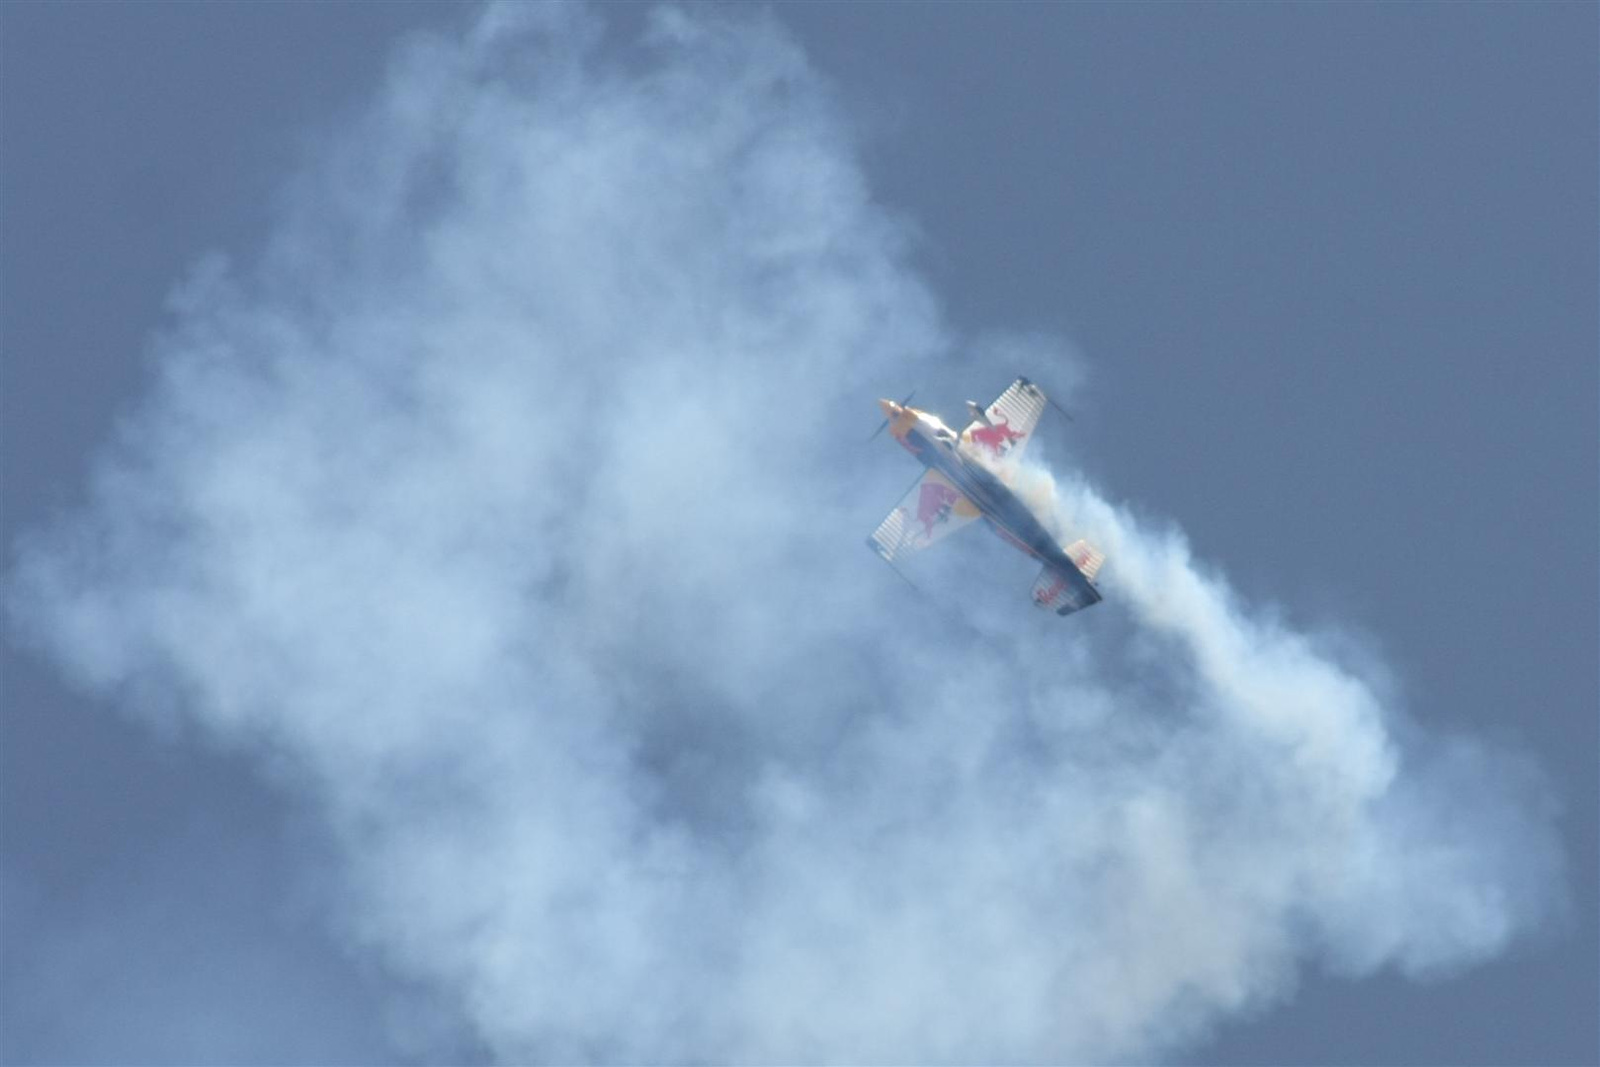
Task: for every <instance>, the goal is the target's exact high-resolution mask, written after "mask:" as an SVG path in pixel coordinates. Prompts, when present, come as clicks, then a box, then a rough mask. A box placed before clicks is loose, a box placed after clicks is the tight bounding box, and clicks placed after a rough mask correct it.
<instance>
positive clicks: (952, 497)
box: [917, 478, 960, 537]
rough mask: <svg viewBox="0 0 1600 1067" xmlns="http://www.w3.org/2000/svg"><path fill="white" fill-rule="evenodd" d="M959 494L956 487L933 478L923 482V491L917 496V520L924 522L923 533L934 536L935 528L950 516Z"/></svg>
mask: <svg viewBox="0 0 1600 1067" xmlns="http://www.w3.org/2000/svg"><path fill="white" fill-rule="evenodd" d="M959 496H960V494H959V493H957V492H956V491H955V490H954V489H952V488H950V487H949V486H948V485H946V484H944V483H943V482H939V481H934V480H933V479H932V478H930V479H928V480H927V481H925V482H923V483H922V492H921V493H920V494H919V495H918V496H917V521H918V522H920V523H922V531H923V533H925V534H927V535H928V536H929V537H932V536H933V528H934V527H935V526H937V525H939V524H940V523H941V522H944V521H945V520H946V519H948V518H949V517H950V510H951V509H952V508H954V507H955V505H956V499H957V497H959Z"/></svg>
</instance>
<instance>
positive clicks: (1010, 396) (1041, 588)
mask: <svg viewBox="0 0 1600 1067" xmlns="http://www.w3.org/2000/svg"><path fill="white" fill-rule="evenodd" d="M906 400H907V401H909V400H910V398H909V397H907V398H906ZM1046 403H1048V401H1047V400H1046V398H1045V395H1044V392H1043V391H1042V390H1041V389H1040V388H1039V387H1038V386H1037V385H1034V384H1033V383H1032V382H1030V381H1028V379H1026V378H1018V379H1017V380H1016V381H1015V382H1013V383H1012V384H1011V387H1010V388H1009V389H1007V390H1006V391H1005V392H1003V393H1001V394H1000V398H999V399H998V400H996V401H995V402H994V403H993V404H990V405H989V407H988V408H987V409H982V408H979V407H978V405H977V404H975V403H973V402H972V401H970V400H969V401H967V409H968V411H970V412H971V413H972V424H971V425H969V426H968V427H967V428H966V429H965V430H962V431H961V433H960V434H957V433H956V432H955V431H954V430H952V429H951V428H950V427H948V426H946V425H945V424H944V423H943V422H942V421H940V419H939V417H938V416H937V415H932V414H929V413H928V412H926V411H918V410H917V409H916V408H913V407H908V406H907V405H906V403H905V402H902V403H898V404H897V403H895V402H894V401H893V400H880V401H878V406H879V407H881V408H883V415H884V425H883V426H880V427H878V430H879V431H880V432H881V431H882V430H883V429H884V427H885V426H886V427H888V430H889V433H890V435H891V436H893V437H894V439H895V440H896V441H899V442H900V443H901V444H902V445H904V446H905V448H906V450H907V451H908V452H910V453H911V454H912V455H913V456H916V457H917V459H918V460H919V461H920V462H921V463H922V465H923V466H924V467H926V468H928V469H927V470H926V471H925V472H924V473H923V475H922V477H921V478H920V479H919V480H918V481H917V484H916V485H913V486H912V487H911V491H910V492H909V493H907V494H906V495H905V497H904V498H903V499H902V500H901V501H900V503H899V504H898V505H896V507H895V509H894V510H893V511H891V512H890V513H889V517H888V518H887V519H884V520H883V522H882V524H881V525H879V527H878V529H877V531H876V532H875V533H873V535H872V536H871V537H869V538H867V544H869V545H871V546H872V549H873V551H875V552H877V553H878V555H880V556H882V557H883V558H884V559H885V560H887V561H888V562H889V563H890V564H891V565H892V564H893V563H894V561H895V560H897V559H900V558H902V557H904V556H907V555H909V554H911V553H913V552H917V551H920V550H921V549H924V548H927V547H928V546H929V545H931V544H933V543H934V542H936V541H939V540H941V539H942V538H944V537H945V536H946V535H947V534H949V533H951V532H952V531H955V530H959V529H960V528H961V527H963V526H965V525H967V524H968V523H970V522H971V521H972V520H973V519H976V518H979V517H980V516H981V517H982V518H983V519H984V521H986V522H987V523H988V524H989V525H990V526H991V527H993V528H994V531H995V532H996V533H998V534H999V535H1000V536H1001V537H1003V538H1005V539H1006V540H1007V541H1010V542H1011V543H1012V544H1013V545H1016V546H1017V547H1018V548H1020V549H1022V551H1024V552H1026V553H1028V555H1030V556H1033V557H1034V558H1035V559H1038V560H1040V561H1041V562H1042V563H1043V564H1044V570H1043V571H1041V572H1040V573H1039V578H1038V580H1037V581H1035V582H1034V583H1033V602H1034V603H1035V604H1036V605H1038V606H1039V607H1041V608H1047V609H1051V610H1053V611H1055V613H1056V614H1058V615H1068V614H1071V613H1072V612H1074V611H1077V610H1079V609H1080V608H1086V607H1088V606H1089V605H1091V604H1095V603H1098V602H1099V600H1100V592H1099V590H1098V589H1096V588H1095V586H1094V577H1095V574H1096V573H1098V572H1099V570H1100V564H1101V563H1102V562H1104V561H1105V556H1104V555H1103V554H1102V553H1101V552H1100V551H1099V550H1098V549H1096V548H1094V546H1092V545H1090V544H1089V543H1088V542H1087V541H1076V542H1074V543H1073V544H1071V545H1068V546H1067V547H1066V548H1065V549H1063V548H1062V547H1061V546H1060V545H1059V544H1057V543H1056V539H1055V538H1054V537H1052V536H1051V535H1050V532H1049V531H1048V530H1046V529H1045V526H1044V523H1042V522H1040V521H1039V518H1038V516H1036V515H1035V514H1034V513H1033V511H1032V510H1031V509H1030V508H1029V507H1028V506H1027V505H1026V504H1024V503H1023V502H1022V500H1021V499H1020V498H1019V497H1018V496H1017V494H1016V493H1014V492H1013V491H1012V490H1011V488H1010V486H1009V485H1007V484H1006V483H1007V481H1009V476H1010V474H1011V472H1012V471H1014V470H1015V461H1016V460H1017V458H1018V457H1019V456H1021V454H1022V450H1023V449H1024V448H1026V447H1027V444H1028V438H1029V437H1030V436H1031V435H1032V434H1033V429H1034V427H1035V426H1037V425H1038V424H1039V417H1040V416H1041V415H1043V414H1044V407H1045V404H1046ZM873 436H876V434H874V435H873Z"/></svg>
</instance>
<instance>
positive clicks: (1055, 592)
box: [1033, 571, 1067, 604]
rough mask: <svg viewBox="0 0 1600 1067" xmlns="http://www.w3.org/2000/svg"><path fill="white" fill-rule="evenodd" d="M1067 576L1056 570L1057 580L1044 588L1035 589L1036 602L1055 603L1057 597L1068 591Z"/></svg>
mask: <svg viewBox="0 0 1600 1067" xmlns="http://www.w3.org/2000/svg"><path fill="white" fill-rule="evenodd" d="M1066 589H1067V576H1066V575H1065V574H1062V573H1061V572H1060V571H1057V572H1056V580H1055V581H1054V582H1052V583H1050V585H1048V586H1045V587H1043V588H1039V589H1035V590H1034V592H1033V601H1034V603H1035V604H1054V603H1055V600H1056V597H1058V596H1060V595H1061V594H1062V593H1064V592H1066Z"/></svg>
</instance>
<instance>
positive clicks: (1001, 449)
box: [972, 421, 1027, 456]
mask: <svg viewBox="0 0 1600 1067" xmlns="http://www.w3.org/2000/svg"><path fill="white" fill-rule="evenodd" d="M1026 436H1027V435H1026V434H1024V433H1023V432H1022V431H1021V430H1013V429H1012V428H1011V424H1010V423H1009V422H1007V421H1001V422H996V423H993V424H991V425H989V426H979V427H978V428H977V429H975V430H973V431H972V439H973V440H974V441H976V442H977V443H978V444H980V445H983V446H984V447H986V448H988V449H990V450H991V451H992V452H994V454H995V455H997V456H999V455H1004V454H1005V451H1006V449H1008V448H1010V447H1011V442H1013V441H1020V440H1022V439H1023V438H1024V437H1026Z"/></svg>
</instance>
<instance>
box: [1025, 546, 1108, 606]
mask: <svg viewBox="0 0 1600 1067" xmlns="http://www.w3.org/2000/svg"><path fill="white" fill-rule="evenodd" d="M1067 557H1068V558H1069V559H1070V560H1072V562H1073V564H1075V566H1073V567H1067V568H1063V567H1057V566H1054V565H1053V564H1048V563H1047V564H1045V568H1044V570H1042V571H1040V572H1039V577H1038V579H1037V580H1036V581H1034V583H1033V602H1034V603H1035V604H1036V605H1038V606H1039V607H1041V608H1048V609H1049V610H1051V611H1054V612H1055V613H1056V614H1057V615H1071V614H1072V613H1073V612H1074V611H1081V610H1082V609H1084V608H1086V607H1088V606H1089V605H1091V604H1098V603H1100V591H1099V590H1098V589H1096V588H1095V587H1094V584H1093V582H1092V581H1091V579H1092V578H1093V577H1094V576H1095V575H1096V574H1098V573H1099V572H1100V564H1102V563H1104V562H1105V559H1106V557H1105V553H1103V552H1101V551H1100V550H1099V549H1097V548H1095V547H1094V546H1093V545H1091V544H1089V542H1087V541H1078V542H1075V543H1074V544H1073V545H1072V547H1071V548H1068V549H1067Z"/></svg>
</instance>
